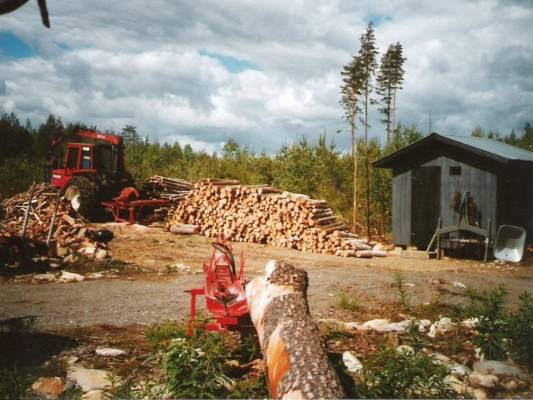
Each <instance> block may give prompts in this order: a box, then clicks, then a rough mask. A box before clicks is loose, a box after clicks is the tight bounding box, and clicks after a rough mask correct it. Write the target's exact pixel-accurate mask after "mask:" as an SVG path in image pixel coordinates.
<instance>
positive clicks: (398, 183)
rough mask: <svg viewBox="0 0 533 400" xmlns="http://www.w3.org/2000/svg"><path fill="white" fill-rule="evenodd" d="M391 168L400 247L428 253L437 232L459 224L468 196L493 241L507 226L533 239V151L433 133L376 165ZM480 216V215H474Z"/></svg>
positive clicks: (395, 229)
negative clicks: (462, 204) (462, 202)
mask: <svg viewBox="0 0 533 400" xmlns="http://www.w3.org/2000/svg"><path fill="white" fill-rule="evenodd" d="M373 166H374V167H376V168H391V169H392V173H393V183H392V185H393V188H392V202H393V206H392V219H393V222H392V231H393V232H392V234H393V240H394V243H395V244H396V245H400V246H411V245H414V246H417V247H418V248H419V249H425V248H426V246H427V245H428V243H429V242H430V240H431V237H432V235H433V233H434V232H435V229H436V227H437V221H438V218H439V217H440V218H442V223H443V226H449V225H453V224H456V223H457V222H458V219H459V216H460V213H459V209H458V204H459V202H460V200H461V199H462V198H463V197H464V195H465V193H466V192H468V193H469V195H470V199H471V202H472V203H471V204H472V207H469V212H471V213H472V216H471V220H472V221H475V224H476V226H478V227H480V228H483V229H488V226H489V220H490V222H491V223H490V225H491V226H490V232H491V236H492V237H494V235H495V233H496V230H497V228H498V227H499V226H500V225H503V224H509V225H517V226H520V227H523V228H524V229H526V231H527V235H528V237H527V241H528V242H529V243H531V242H532V239H533V152H530V151H527V150H524V149H520V148H517V147H514V146H511V145H508V144H505V143H502V142H499V141H496V140H492V139H486V138H477V137H469V136H452V135H442V134H438V133H432V134H431V135H429V136H426V137H425V138H423V139H421V140H419V141H417V142H415V143H413V144H411V145H409V146H406V147H404V148H402V149H400V150H398V151H396V152H394V153H392V154H389V155H387V156H386V157H383V158H381V159H379V160H377V161H375V162H374V163H373ZM474 214H475V215H474Z"/></svg>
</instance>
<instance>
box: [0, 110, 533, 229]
mask: <svg viewBox="0 0 533 400" xmlns="http://www.w3.org/2000/svg"><path fill="white" fill-rule="evenodd" d="M80 128H90V129H96V127H91V126H89V127H87V126H84V125H83V124H80V123H76V124H73V123H68V124H64V123H63V122H62V121H61V119H60V118H58V117H55V116H53V115H51V116H50V117H49V118H48V119H47V120H46V122H44V123H43V124H41V125H39V126H38V127H36V128H34V127H32V126H31V124H30V123H29V122H27V123H26V124H22V123H21V121H20V119H19V118H18V116H17V115H16V114H13V113H11V114H3V115H1V117H0V198H2V197H3V198H5V197H8V196H11V195H13V194H15V193H18V192H21V191H23V190H26V189H27V188H28V187H29V186H30V185H31V182H32V181H33V180H34V179H35V180H37V181H41V180H42V179H43V178H42V177H43V169H44V168H43V167H44V162H45V159H46V156H47V154H48V152H49V151H50V144H51V142H52V140H54V139H56V138H59V137H63V138H65V139H66V140H67V141H68V140H69V138H72V140H73V141H76V139H75V136H74V133H75V132H76V131H77V130H78V129H80ZM126 128H127V129H124V130H123V134H124V135H125V136H126V138H127V139H129V140H126V142H127V143H128V144H127V145H126V167H127V168H128V170H129V171H130V172H131V174H132V175H133V177H134V179H135V181H136V182H137V185H141V184H142V182H143V181H144V180H145V179H146V178H148V177H150V176H152V175H164V176H172V177H177V178H183V179H187V180H189V181H195V180H197V179H201V178H207V177H214V178H231V179H238V180H239V181H241V182H242V183H245V184H259V183H267V184H271V185H274V186H276V187H279V188H281V189H283V190H288V191H293V192H298V193H304V194H307V195H310V196H311V197H313V198H319V199H326V200H327V201H328V202H329V203H330V205H331V206H332V207H333V208H334V209H335V211H336V212H337V213H339V214H340V215H341V216H342V217H343V218H345V220H346V221H347V222H349V221H350V220H351V215H352V214H351V213H352V204H353V199H352V193H353V158H352V155H351V152H349V153H348V152H343V151H341V150H340V149H338V148H337V147H336V146H335V144H334V142H333V140H332V138H330V137H327V136H326V135H323V136H321V137H320V138H319V139H318V141H317V142H316V143H315V142H310V141H309V140H308V139H306V138H305V137H302V139H301V140H300V141H299V142H297V143H294V144H291V145H284V146H282V147H281V148H280V149H279V150H278V151H277V152H276V153H275V154H264V153H262V154H259V153H256V152H254V150H253V149H250V148H248V147H245V146H241V145H240V144H239V143H237V142H236V141H234V140H228V141H227V142H226V144H225V145H224V147H223V149H222V151H221V152H220V153H207V152H205V151H195V150H193V149H192V147H191V146H190V145H188V144H185V145H183V144H180V143H178V142H176V143H173V144H159V143H154V142H150V141H149V140H148V139H144V140H140V139H137V138H135V140H131V132H132V130H133V129H134V127H131V126H128V127H126ZM111 133H112V132H111ZM472 134H473V135H475V136H492V137H494V138H496V139H498V140H502V141H505V142H508V143H510V144H513V145H516V146H520V147H523V148H526V149H528V150H531V151H533V128H532V127H531V125H530V124H526V126H525V127H524V130H523V132H521V133H518V134H516V133H515V132H511V133H510V134H508V135H505V136H499V135H497V134H494V133H490V132H488V133H484V132H483V131H482V130H481V129H479V128H476V129H475V130H474V131H473V132H472ZM422 137H423V134H422V133H421V132H420V131H419V130H418V129H417V127H416V126H415V125H412V126H402V125H399V126H397V127H396V128H395V129H394V132H393V135H392V141H391V143H390V144H388V145H387V144H386V145H381V143H380V141H379V140H378V139H377V138H373V139H371V140H369V149H368V158H369V161H370V162H372V161H374V160H376V159H378V158H380V157H382V156H384V155H386V154H388V153H390V152H392V151H395V150H397V149H399V148H401V147H403V146H405V145H407V144H409V143H412V142H414V141H416V140H418V139H420V138H422ZM357 146H358V148H359V150H360V151H358V159H357V164H358V168H357V174H358V175H360V176H364V175H365V174H366V165H368V163H367V162H366V152H365V151H364V141H363V140H360V141H358V143H357ZM369 174H370V179H369V182H370V204H371V207H370V220H371V226H372V229H373V230H375V232H376V233H379V234H387V233H388V232H390V223H391V204H392V194H391V179H392V177H391V173H390V171H388V170H383V169H374V168H372V167H370V170H369ZM357 185H358V188H357V189H358V190H357V193H358V197H359V196H361V201H360V202H358V204H360V205H361V206H358V210H357V219H358V221H366V215H367V214H366V207H363V204H364V202H363V201H362V197H363V196H366V187H365V180H364V179H359V180H357Z"/></svg>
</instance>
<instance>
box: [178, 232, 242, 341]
mask: <svg viewBox="0 0 533 400" xmlns="http://www.w3.org/2000/svg"><path fill="white" fill-rule="evenodd" d="M212 244H213V247H214V250H213V253H212V255H211V262H210V263H209V264H204V274H205V281H204V287H203V288H196V289H191V290H187V292H188V293H190V294H191V319H190V321H189V335H192V333H193V329H194V327H195V324H196V296H205V301H206V307H207V311H208V312H209V313H211V314H212V315H213V317H214V319H215V321H214V322H210V323H208V324H206V325H205V329H206V330H210V331H228V330H239V329H240V328H241V327H242V325H243V321H244V320H245V319H247V317H249V310H248V302H247V300H246V293H245V291H244V287H245V285H246V281H245V280H244V258H243V255H242V253H241V260H240V269H239V273H238V274H237V271H236V268H235V259H234V257H233V253H232V249H231V245H230V243H229V242H228V241H226V240H224V239H223V238H219V239H217V241H216V242H213V243H212Z"/></svg>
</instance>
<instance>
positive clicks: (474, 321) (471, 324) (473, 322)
mask: <svg viewBox="0 0 533 400" xmlns="http://www.w3.org/2000/svg"><path fill="white" fill-rule="evenodd" d="M478 325H479V318H477V317H474V318H467V319H465V320H463V321H461V326H464V327H465V328H469V329H472V328H475V327H476V326H478Z"/></svg>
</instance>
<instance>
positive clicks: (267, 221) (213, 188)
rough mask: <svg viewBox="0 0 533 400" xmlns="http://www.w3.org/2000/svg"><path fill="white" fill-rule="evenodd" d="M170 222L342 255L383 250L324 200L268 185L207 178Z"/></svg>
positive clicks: (244, 239) (204, 231)
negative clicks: (352, 229)
mask: <svg viewBox="0 0 533 400" xmlns="http://www.w3.org/2000/svg"><path fill="white" fill-rule="evenodd" d="M169 224H170V226H171V227H172V226H176V225H179V224H190V225H197V226H198V230H199V233H201V234H203V235H205V236H210V237H216V236H219V235H223V236H224V237H226V238H227V239H230V240H233V241H237V242H254V243H268V244H272V245H274V246H278V247H286V248H292V249H298V250H302V251H307V252H314V253H323V254H335V255H340V256H344V257H371V256H383V255H385V254H384V252H377V251H373V250H372V249H371V247H370V246H368V245H367V244H366V243H365V242H364V241H363V240H361V239H359V238H358V236H357V235H355V234H353V233H350V232H349V230H348V227H347V226H346V225H345V224H344V223H343V222H342V221H339V220H338V219H337V217H336V216H335V214H334V212H333V210H332V209H331V208H330V207H329V206H328V204H327V202H326V201H325V200H313V199H310V198H309V197H308V196H306V195H303V194H297V193H289V192H281V191H280V190H278V189H276V188H273V187H271V186H268V185H252V186H251V185H240V184H239V182H238V181H235V180H221V179H205V180H201V181H198V182H197V183H196V184H195V185H194V189H193V191H192V192H191V193H190V194H189V195H188V196H187V197H186V198H185V199H184V200H183V201H182V202H181V203H180V204H178V205H177V206H175V207H174V208H173V209H172V210H171V211H170V213H169Z"/></svg>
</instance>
